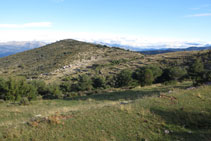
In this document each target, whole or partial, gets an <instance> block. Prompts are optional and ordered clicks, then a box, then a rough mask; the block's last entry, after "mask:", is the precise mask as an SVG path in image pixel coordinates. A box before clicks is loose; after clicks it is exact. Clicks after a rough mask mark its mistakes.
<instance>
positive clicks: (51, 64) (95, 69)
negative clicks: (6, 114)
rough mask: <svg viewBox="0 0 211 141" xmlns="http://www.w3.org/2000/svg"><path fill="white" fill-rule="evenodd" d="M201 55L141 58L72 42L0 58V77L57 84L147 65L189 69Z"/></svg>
mask: <svg viewBox="0 0 211 141" xmlns="http://www.w3.org/2000/svg"><path fill="white" fill-rule="evenodd" d="M201 52H206V51H201ZM198 53H199V52H198V51H191V52H180V53H167V54H158V55H142V54H140V53H137V52H132V51H127V50H124V49H120V48H115V47H107V46H102V45H96V44H91V43H86V42H80V41H76V40H71V39H69V40H62V41H58V42H56V43H52V44H49V45H46V46H43V47H40V48H36V49H32V50H29V51H25V52H22V53H18V54H15V55H11V56H8V57H4V58H0V76H3V77H5V76H26V77H27V78H28V79H30V78H35V79H43V80H45V81H48V82H54V81H57V80H61V79H62V78H64V77H66V76H75V75H79V74H83V73H86V74H89V75H95V74H103V75H112V74H116V73H117V72H119V71H120V70H122V69H125V68H127V69H136V68H139V67H140V66H144V65H147V64H158V65H159V66H161V67H165V66H166V65H168V66H169V65H171V64H175V63H176V64H178V65H186V64H185V63H188V62H190V60H191V59H193V56H194V55H196V54H198ZM208 65H209V64H208Z"/></svg>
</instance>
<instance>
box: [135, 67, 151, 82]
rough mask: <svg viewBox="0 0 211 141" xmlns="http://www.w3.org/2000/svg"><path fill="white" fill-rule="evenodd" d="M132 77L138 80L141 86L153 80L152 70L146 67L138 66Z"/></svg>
mask: <svg viewBox="0 0 211 141" xmlns="http://www.w3.org/2000/svg"><path fill="white" fill-rule="evenodd" d="M133 77H134V78H135V79H137V80H138V81H139V83H140V84H141V86H146V85H151V84H152V83H153V81H154V77H153V73H152V70H151V69H149V68H147V67H143V68H139V69H138V70H137V71H136V72H135V74H134V76H133Z"/></svg>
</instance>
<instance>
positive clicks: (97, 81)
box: [93, 76, 106, 88]
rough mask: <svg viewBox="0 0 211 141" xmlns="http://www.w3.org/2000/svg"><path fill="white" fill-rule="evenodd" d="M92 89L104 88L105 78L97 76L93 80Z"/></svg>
mask: <svg viewBox="0 0 211 141" xmlns="http://www.w3.org/2000/svg"><path fill="white" fill-rule="evenodd" d="M93 86H94V88H106V81H105V78H104V77H102V76H97V77H95V78H94V79H93Z"/></svg>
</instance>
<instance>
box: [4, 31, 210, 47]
mask: <svg viewBox="0 0 211 141" xmlns="http://www.w3.org/2000/svg"><path fill="white" fill-rule="evenodd" d="M63 39H76V40H80V41H86V42H91V43H103V44H108V45H112V46H113V45H115V44H117V45H121V46H123V47H127V46H130V47H131V48H134V49H135V48H136V49H137V48H139V49H144V48H145V49H147V48H182V47H189V46H192V44H193V46H195V45H194V43H198V45H199V46H200V45H202V46H203V45H204V44H207V42H201V41H200V40H188V41H185V40H181V39H171V38H154V37H137V36H129V35H114V34H100V33H85V32H80V33H79V32H77V33H76V32H68V31H52V30H2V31H1V30H0V42H6V41H34V40H36V41H45V42H55V41H58V40H63ZM196 46H197V44H196Z"/></svg>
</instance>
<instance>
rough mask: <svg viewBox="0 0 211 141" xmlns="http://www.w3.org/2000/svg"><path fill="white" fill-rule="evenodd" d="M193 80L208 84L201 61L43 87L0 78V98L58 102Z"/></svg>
mask: <svg viewBox="0 0 211 141" xmlns="http://www.w3.org/2000/svg"><path fill="white" fill-rule="evenodd" d="M184 80H192V81H193V85H201V84H204V83H206V82H211V71H210V70H205V69H204V64H203V62H202V61H201V59H200V58H198V59H196V60H195V61H194V62H193V63H192V64H191V65H190V66H189V67H187V68H182V67H180V66H174V67H169V68H163V69H162V68H160V67H159V66H157V65H148V66H145V67H141V68H138V69H136V70H129V69H124V70H122V71H121V72H119V73H117V74H116V75H113V76H101V75H98V76H94V77H91V76H89V75H86V74H83V75H80V76H79V77H78V78H71V79H69V78H66V79H64V81H63V82H62V83H61V84H59V85H58V84H46V83H45V82H44V81H41V80H26V79H25V78H20V77H15V78H12V77H10V78H8V79H2V78H0V99H3V100H5V101H6V100H10V101H20V102H23V103H25V102H26V101H31V100H36V99H37V98H39V97H42V98H43V99H58V98H63V97H67V96H68V97H74V96H80V94H81V93H80V92H84V91H90V92H91V93H92V91H93V90H97V89H107V88H122V87H126V88H129V87H136V86H139V85H141V86H147V85H152V84H156V83H163V84H172V83H173V84H174V83H176V82H178V81H184Z"/></svg>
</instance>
